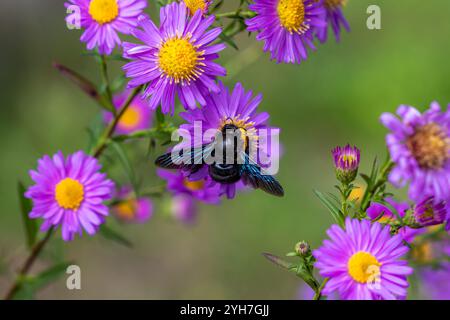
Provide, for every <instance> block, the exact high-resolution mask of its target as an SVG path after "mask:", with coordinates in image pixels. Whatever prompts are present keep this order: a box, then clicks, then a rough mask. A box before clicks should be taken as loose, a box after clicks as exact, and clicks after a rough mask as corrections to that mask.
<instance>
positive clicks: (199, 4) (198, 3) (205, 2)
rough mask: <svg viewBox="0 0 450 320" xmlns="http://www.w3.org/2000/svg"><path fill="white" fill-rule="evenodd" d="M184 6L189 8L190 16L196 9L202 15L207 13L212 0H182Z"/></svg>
mask: <svg viewBox="0 0 450 320" xmlns="http://www.w3.org/2000/svg"><path fill="white" fill-rule="evenodd" d="M182 1H183V2H184V4H185V5H186V7H187V8H188V9H189V12H190V14H191V16H193V15H194V14H195V13H196V12H197V10H200V11H201V12H202V13H203V14H204V15H205V14H207V13H208V9H209V6H210V5H211V3H212V0H182Z"/></svg>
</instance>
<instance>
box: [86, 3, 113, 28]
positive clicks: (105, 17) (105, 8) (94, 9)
mask: <svg viewBox="0 0 450 320" xmlns="http://www.w3.org/2000/svg"><path fill="white" fill-rule="evenodd" d="M89 14H90V15H91V17H92V19H94V20H95V21H97V22H98V23H100V24H104V23H108V22H111V21H113V20H114V19H116V18H117V16H118V15H119V6H118V4H117V0H92V1H91V3H90V4H89Z"/></svg>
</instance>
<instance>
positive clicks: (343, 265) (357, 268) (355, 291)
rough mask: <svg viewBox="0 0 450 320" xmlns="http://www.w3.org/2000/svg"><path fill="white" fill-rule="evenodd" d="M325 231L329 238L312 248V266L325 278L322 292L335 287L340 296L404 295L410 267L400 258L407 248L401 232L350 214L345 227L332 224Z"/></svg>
mask: <svg viewBox="0 0 450 320" xmlns="http://www.w3.org/2000/svg"><path fill="white" fill-rule="evenodd" d="M327 234H328V236H329V237H330V240H325V241H324V242H323V246H322V247H320V248H319V249H317V250H315V251H314V252H313V255H314V257H315V258H316V259H317V262H316V263H315V267H316V268H317V269H319V271H320V275H321V276H323V277H325V278H329V281H328V282H327V283H326V285H325V287H324V288H323V294H324V295H329V294H332V293H334V292H335V291H338V293H339V296H340V297H341V298H342V299H344V300H378V299H382V300H394V299H404V298H406V294H407V288H408V282H407V276H408V275H410V274H411V273H412V272H413V269H412V268H410V267H409V266H407V262H406V261H404V260H401V259H400V258H401V257H402V256H404V255H405V254H406V253H407V252H408V247H407V246H405V245H404V244H403V240H402V237H401V236H399V235H395V236H391V234H390V232H389V228H388V227H383V226H382V225H381V224H380V223H376V222H375V223H373V224H372V225H371V223H370V222H369V221H368V220H363V221H359V220H357V219H353V220H352V219H350V218H347V220H346V221H345V230H343V229H342V228H341V227H339V226H338V225H333V226H331V227H330V229H328V231H327Z"/></svg>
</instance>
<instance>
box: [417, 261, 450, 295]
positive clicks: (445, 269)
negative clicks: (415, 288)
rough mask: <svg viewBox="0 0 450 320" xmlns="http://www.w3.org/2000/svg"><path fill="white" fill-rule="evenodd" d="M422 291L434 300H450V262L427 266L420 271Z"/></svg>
mask: <svg viewBox="0 0 450 320" xmlns="http://www.w3.org/2000/svg"><path fill="white" fill-rule="evenodd" d="M419 277H420V288H421V293H422V295H423V296H424V297H426V298H428V299H433V300H450V286H449V285H448V284H449V283H450V262H443V263H442V264H441V265H440V266H438V267H437V268H432V267H427V268H424V269H423V270H421V271H420V272H419Z"/></svg>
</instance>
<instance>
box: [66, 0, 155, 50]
mask: <svg viewBox="0 0 450 320" xmlns="http://www.w3.org/2000/svg"><path fill="white" fill-rule="evenodd" d="M65 6H66V7H67V8H68V9H70V12H71V13H70V14H69V15H68V16H67V17H66V21H67V23H68V24H69V25H75V26H77V24H79V26H80V27H81V28H83V29H85V31H84V33H83V35H82V36H81V38H80V40H81V41H82V42H86V44H87V49H88V50H92V49H94V48H98V51H99V53H100V54H107V55H109V54H111V52H112V51H113V50H114V48H115V47H116V46H120V45H121V41H120V38H119V36H118V33H123V34H130V32H131V29H133V28H135V27H136V26H137V23H138V17H139V16H140V15H141V14H142V13H143V11H144V9H145V8H146V7H147V1H146V0H69V2H67V3H65ZM75 8H76V10H75Z"/></svg>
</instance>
